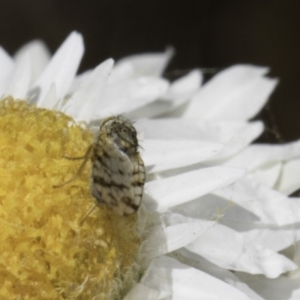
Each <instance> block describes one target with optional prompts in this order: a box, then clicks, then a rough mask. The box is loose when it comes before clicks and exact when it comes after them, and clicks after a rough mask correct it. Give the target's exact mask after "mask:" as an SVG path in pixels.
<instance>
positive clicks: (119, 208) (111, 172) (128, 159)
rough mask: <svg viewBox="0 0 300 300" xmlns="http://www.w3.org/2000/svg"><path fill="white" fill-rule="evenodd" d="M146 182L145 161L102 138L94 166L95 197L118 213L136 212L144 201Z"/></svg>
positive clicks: (93, 185)
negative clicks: (142, 200)
mask: <svg viewBox="0 0 300 300" xmlns="http://www.w3.org/2000/svg"><path fill="white" fill-rule="evenodd" d="M144 182H145V170H144V163H143V161H142V159H141V158H140V156H139V154H138V153H135V154H134V155H132V156H127V155H126V154H125V153H124V152H122V151H121V150H120V149H119V148H118V147H117V146H116V145H115V144H114V143H111V142H110V141H109V140H106V139H105V138H101V137H100V138H99V140H98V143H97V145H96V147H95V154H94V160H93V168H92V190H93V196H94V197H95V198H96V199H97V200H98V202H99V203H105V204H106V205H108V206H109V207H110V208H111V209H112V210H113V211H114V212H115V213H117V214H119V215H127V214H131V213H133V212H135V211H136V210H137V209H138V208H139V206H140V203H141V199H142V194H143V186H144Z"/></svg>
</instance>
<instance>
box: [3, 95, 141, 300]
mask: <svg viewBox="0 0 300 300" xmlns="http://www.w3.org/2000/svg"><path fill="white" fill-rule="evenodd" d="M0 132H1V134H0V147H1V150H0V179H1V180H0V228H1V230H0V241H1V243H0V282H1V285H0V299H22V300H27V299H28V300H35V299H36V300H40V299H84V300H86V299H99V300H100V299H107V298H108V297H113V298H114V297H115V294H114V292H115V286H116V282H120V281H122V278H123V277H124V274H125V273H126V271H127V270H128V269H130V268H131V267H132V265H133V263H134V259H135V255H136V252H137V249H138V246H139V239H138V237H137V235H136V232H135V222H136V216H135V215H133V216H129V217H119V216H117V215H115V214H113V213H111V212H110V211H109V209H107V208H106V207H105V206H104V205H103V206H99V207H97V209H95V210H94V212H93V213H92V214H91V215H90V216H89V217H88V218H87V219H86V220H85V222H84V223H83V225H82V226H80V221H81V220H82V218H83V217H84V215H85V214H86V212H87V211H88V210H89V209H90V207H91V206H92V205H93V204H94V203H95V200H94V198H93V197H92V196H91V192H90V184H89V176H90V175H89V173H90V168H91V164H90V162H89V163H88V164H87V165H86V166H85V168H84V171H83V172H82V174H81V175H80V177H79V178H78V179H76V180H74V181H73V182H71V183H69V184H66V185H64V186H63V187H61V188H53V185H56V184H60V183H63V182H65V181H67V180H69V179H71V178H72V177H73V176H74V175H75V174H76V172H77V171H78V168H79V166H80V164H81V161H80V160H69V159H65V158H63V156H64V155H65V156H68V157H78V156H82V155H84V154H85V152H86V150H87V148H88V147H89V145H91V143H92V142H93V136H92V134H91V133H90V132H89V131H88V130H85V129H83V128H82V127H80V126H78V125H76V124H75V123H74V121H73V120H72V118H70V117H68V116H66V115H64V114H62V113H60V112H56V111H51V110H46V109H39V108H36V107H34V106H30V105H28V104H27V103H26V102H25V101H14V100H13V99H12V98H6V99H5V100H2V101H1V102H0ZM112 289H114V291H112ZM119 292H120V291H119ZM97 295H98V297H95V296H97ZM93 297H95V298H93Z"/></svg>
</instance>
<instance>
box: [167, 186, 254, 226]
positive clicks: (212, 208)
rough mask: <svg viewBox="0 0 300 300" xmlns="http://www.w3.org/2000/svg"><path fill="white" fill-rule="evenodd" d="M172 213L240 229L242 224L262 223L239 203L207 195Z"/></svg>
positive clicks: (173, 209)
mask: <svg viewBox="0 0 300 300" xmlns="http://www.w3.org/2000/svg"><path fill="white" fill-rule="evenodd" d="M228 190H229V189H228ZM231 190H234V186H231ZM171 211H172V212H174V213H180V214H182V215H184V216H186V217H190V218H195V219H207V220H216V221H218V222H225V223H226V224H227V223H229V224H230V225H232V224H237V226H238V229H239V228H240V227H242V226H241V224H251V225H252V226H254V225H253V224H254V223H255V222H259V221H260V218H259V217H258V216H256V215H255V214H254V213H252V212H251V211H249V210H247V209H245V208H243V207H242V206H240V205H238V204H237V203H233V202H232V201H231V199H230V198H229V199H225V198H222V197H219V196H217V195H214V194H207V195H204V196H202V197H200V198H198V199H195V200H193V201H190V202H187V203H184V204H182V205H178V206H176V207H173V208H172V209H171ZM242 228H243V227H242Z"/></svg>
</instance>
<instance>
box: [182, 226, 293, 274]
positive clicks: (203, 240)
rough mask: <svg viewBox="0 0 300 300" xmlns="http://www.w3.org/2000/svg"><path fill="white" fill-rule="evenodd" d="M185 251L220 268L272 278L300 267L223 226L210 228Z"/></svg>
mask: <svg viewBox="0 0 300 300" xmlns="http://www.w3.org/2000/svg"><path fill="white" fill-rule="evenodd" d="M185 248H186V249H188V250H189V251H192V252H194V253H197V254H199V255H201V256H203V257H205V258H206V259H207V260H209V261H211V262H213V263H214V264H216V265H218V266H220V267H221V268H225V269H231V270H236V271H243V272H247V273H250V274H264V275H265V276H267V277H270V278H275V277H278V276H279V275H280V274H282V273H284V272H286V271H291V270H295V269H297V265H296V264H295V263H293V262H292V261H290V260H289V259H287V258H286V257H285V256H283V255H280V254H277V253H276V252H274V251H272V250H270V249H267V248H264V247H262V246H261V245H259V244H254V243H253V241H251V240H248V239H246V238H245V236H243V234H242V233H239V232H236V231H234V230H232V229H230V228H228V227H226V226H223V225H221V224H216V225H215V226H212V227H210V228H209V229H207V230H206V231H204V232H203V233H202V234H201V235H200V236H199V237H198V238H197V239H196V240H195V241H194V242H192V243H191V244H189V245H187V246H186V247H185Z"/></svg>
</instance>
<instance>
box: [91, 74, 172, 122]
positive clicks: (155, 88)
mask: <svg viewBox="0 0 300 300" xmlns="http://www.w3.org/2000/svg"><path fill="white" fill-rule="evenodd" d="M168 84H169V83H168V82H167V81H166V80H164V79H161V78H151V77H139V78H135V79H130V80H127V81H122V82H118V83H116V84H111V85H108V86H107V88H106V90H105V92H104V94H103V97H102V98H101V102H100V103H99V104H98V107H97V111H96V116H95V118H100V119H102V118H104V117H107V116H110V115H112V114H115V115H116V114H124V113H126V112H130V111H131V110H134V109H137V108H139V107H141V106H144V105H146V104H148V103H150V102H152V101H154V100H156V99H157V98H159V97H160V96H161V95H163V94H164V93H165V91H166V90H167V88H168Z"/></svg>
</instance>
